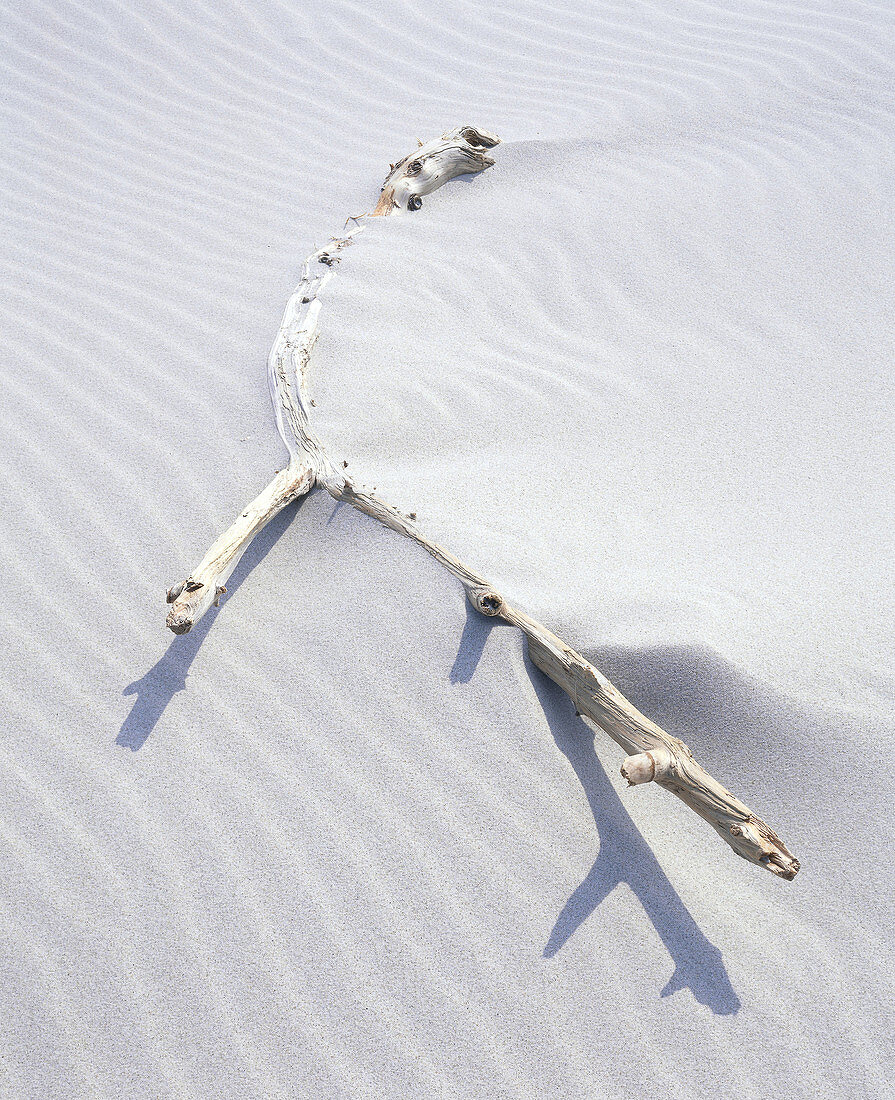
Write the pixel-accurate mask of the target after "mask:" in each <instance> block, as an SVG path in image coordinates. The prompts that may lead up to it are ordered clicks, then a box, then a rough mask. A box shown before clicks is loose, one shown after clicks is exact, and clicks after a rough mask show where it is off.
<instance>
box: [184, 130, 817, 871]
mask: <svg viewBox="0 0 895 1100" xmlns="http://www.w3.org/2000/svg"><path fill="white" fill-rule="evenodd" d="M499 140H500V139H499V138H497V137H495V136H494V135H493V134H489V133H487V132H486V131H484V130H478V129H476V128H474V127H472V126H462V127H458V128H457V129H455V130H450V131H449V132H448V133H446V134H443V135H442V137H441V138H440V139H438V140H435V141H430V142H427V143H426V144H421V145H420V147H419V148H418V149H417V150H415V152H413V153H408V155H407V156H406V157H403V158H402V159H401V160H399V161H398V162H397V164H395V165H392V166H391V170H390V172H389V174H388V176H387V177H386V180H385V183H384V184H383V186H382V191H381V194H380V198H379V202H378V203H377V205H376V208H375V210H374V211H373V214H372V216H377V217H382V216H388V215H391V214H398V213H403V212H406V211H410V212H413V211H415V210H418V209H419V208H420V206H421V205H422V196H423V195H426V194H429V193H430V192H432V191H434V190H436V188H438V187H441V186H442V185H443V184H444V183H446V182H447V181H448V180H450V179H453V178H454V177H455V176H458V175H461V174H464V173H470V172H473V173H474V172H481V171H483V170H484V169H486V168H488V167H490V166H491V165H492V164H493V163H494V160H493V158H492V157H490V156H488V155H487V150H489V149H492V148H493V147H494V146H495V145H497V144H498V143H499ZM364 216H365V215H360V217H364ZM349 220H352V219H349ZM353 220H355V221H357V220H358V219H357V218H355V219H353ZM364 228H365V227H364V226H358V227H357V228H355V229H353V230H351V231H350V232H348V233H344V234H343V235H342V236H340V237H335V238H333V239H332V241H330V242H329V244H328V245H327V246H326V247H325V248H323V249H317V250H315V251H314V252H313V253H312V254H311V255H310V256H309V257H308V259H307V260H306V261H305V265H304V270H303V273H302V277H301V281H300V282H299V284H298V286H297V287H296V289H295V291H294V293H293V294H292V296H291V298H290V299H289V302H288V303H287V305H286V310H285V312H284V314H283V321H282V324H281V326H280V330H279V332H278V334H277V338H276V340H275V341H274V345H273V347H272V348H271V352H270V355H269V357H268V379H269V384H270V392H271V398H272V401H273V405H274V410H275V413H276V422H277V429H278V431H279V433H280V436H281V437H282V439H283V442H284V444H285V446H286V449H287V451H288V453H289V463H288V465H287V466H286V467H285V469H283V470H280V471H279V472H278V473H277V474H276V476H275V477H274V478H273V480H272V481H271V482H270V484H269V485H268V486H267V487H266V488H265V489H264V490H263V491H262V492H261V493H259V495H258V496H257V497H256V498H255V499H254V500H253V501H252V502H251V503H250V504H249V505H248V506H247V507H246V508H245V510H244V511H243V512H242V513H241V515H240V516H239V517H238V518H237V519H236V521H235V522H234V523H233V524H232V525H231V526H230V527H229V528H228V530H227V531H225V532H224V534H222V535H221V536H220V537H219V538H218V539H217V540H216V542H215V543H214V544H213V545H212V547H211V548H210V549H209V551H208V553H207V554H206V555H205V557H204V558H203V559H202V561H201V562H200V563H199V565H198V566H196V568H195V569H194V570H193V571H192V573H191V574H190V576H189V577H188V578H187V579H186V580H185V581H181V582H180V583H179V584H175V585H174V586H173V587H172V588H171V589H169V591H168V603H169V604H170V605H171V608H170V611H169V612H168V618H167V625H168V627H169V628H170V629H171V630H173V631H174V633H175V634H185V633H187V632H188V631H189V630H190V629H191V628H192V627H193V626H194V625H195V624H196V623H197V622H198V621H199V620H200V619H201V618H202V616H203V615H204V614H205V613H206V612H207V611H208V609H209V608H210V607H212V606H216V605H217V604H218V602H219V600H220V597H221V596H222V595H223V594H224V593H225V592H226V582H227V580H228V578H229V577H230V575H231V573H232V572H233V570H234V569H235V568H236V565H237V563H238V562H239V559H240V558H241V557H242V554H243V553H244V551H245V549H246V547H247V546H248V545H249V543H250V542H251V541H252V539H253V538H254V537H255V535H257V534H258V532H259V531H261V529H262V528H263V527H264V526H266V524H267V523H269V522H270V520H272V519H273V517H274V516H275V515H276V514H277V513H278V512H280V511H281V510H282V509H283V508H285V507H286V505H287V504H289V503H290V502H291V501H293V500H295V499H296V498H297V497H299V496H302V495H303V494H304V493H307V492H310V490H311V489H313V488H314V487H315V486H317V487H319V488H322V489H325V490H326V491H327V492H328V493H329V494H330V495H331V496H332V497H333V498H334V499H335V500H338V501H343V502H344V503H346V504H350V505H351V506H352V507H353V508H357V509H358V510H359V511H361V512H363V513H364V514H366V515H368V516H371V517H372V518H373V519H376V520H377V521H378V522H380V523H382V524H383V525H385V526H386V527H388V528H390V529H391V530H392V531H396V532H397V533H398V534H400V535H403V536H404V537H405V538H409V539H411V540H412V541H413V542H416V543H417V544H418V545H420V546H421V547H422V548H423V549H424V550H425V551H426V552H427V553H429V554H430V555H431V556H432V557H433V558H435V560H436V561H438V563H439V564H440V565H441V566H442V567H443V568H444V569H446V570H447V571H448V572H449V573H451V574H452V575H453V576H454V577H456V578H457V579H458V580H459V581H460V582H461V583H462V585H463V587H464V589H465V592H466V596H467V599H468V600H469V602H470V603H471V605H472V606H473V607H474V608H475V609H476V610H477V611H478V612H480V613H481V614H482V615H486V616H488V617H491V618H495V617H496V618H500V619H503V620H504V621H505V622H507V623H509V624H511V625H512V626H515V627H518V629H520V630H521V631H522V632H523V633H524V634H525V636H526V638H527V640H528V649H529V653H530V655H531V659H532V661H533V663H534V664H535V665H536V666H537V667H538V668H539V669H540V670H541V671H542V672H544V673H545V674H546V675H547V676H549V677H550V679H551V680H553V681H554V682H555V683H556V684H558V685H559V687H561V688H562V690H563V691H564V692H566V694H567V695H568V696H569V697H570V698H571V699H572V701H573V702H574V704H575V709H576V711H577V712H578V713H579V714H580V715H582V716H583V717H584V719H585V721H586V722H588V724H589V725H591V726H593V727H595V728H597V729H600V730H602V731H603V732H604V733H606V734H608V735H609V736H610V737H611V738H612V739H613V740H614V741H615V742H616V743H617V744H618V745H620V746H621V747H622V748H623V749H624V750H625V752H626V753H627V757H626V759H625V761H624V763H623V764H622V767H621V773H622V775H623V776H624V777H625V778H626V779H627V780H628V783H629V784H630V785H632V786H638V785H642V784H646V783H654V784H656V785H657V786H659V787H663V788H664V789H665V790H667V791H670V792H671V793H672V794H674V795H676V796H677V797H678V798H680V799H681V800H682V801H683V802H684V803H686V805H688V806H689V807H690V808H691V809H692V810H694V811H695V812H696V813H697V814H698V815H699V816H700V817H702V818H704V819H705V820H706V821H707V822H708V823H709V824H710V825H711V826H712V827H713V828H714V829H715V830H716V832H717V833H718V834H719V835H720V836H721V837H722V838H723V839H724V840H725V841H726V843H727V844H729V845H730V847H731V848H732V849H733V850H734V852H736V853H737V855H739V856H742V857H743V858H744V859H747V860H749V862H751V863H754V864H757V865H758V866H760V867H764V868H765V869H766V870H768V871H770V872H771V873H772V874H774V875H777V876H778V877H780V878H784V879H792V878H794V877H795V875H796V873H797V872H798V870H799V861H798V860H797V859H796V858H795V857H794V856H793V855H792V853H791V852H790V851H789V850H788V849H787V847H786V846H785V844H784V843H783V841H782V840H780V838H779V837H778V836H777V834H776V833H775V832H774V831H773V830H772V829H771V828H770V826H768V825H767V824H765V822H764V821H762V820H761V818H759V817H757V816H756V815H755V814H753V813H752V812H751V811H750V810H749V809H748V807H747V806H745V805H744V804H743V803H742V802H741V801H740V800H739V799H738V798H736V797H735V796H734V795H733V794H731V793H730V791H728V790H727V789H726V788H725V787H723V786H722V785H721V784H720V783H719V782H718V781H717V780H716V779H714V778H713V777H712V776H711V775H709V774H708V772H706V771H705V769H704V768H702V767H701V766H700V765H699V764H698V763H697V762H696V760H695V759H694V758H693V754H692V753H691V752H690V750H689V748H688V747H687V746H686V745H685V744H684V743H683V741H680V740H678V738H676V737H672V736H671V735H670V734H668V733H666V732H665V730H663V729H662V728H661V727H660V726H658V725H656V723H655V722H652V721H650V719H648V718H647V717H645V716H644V715H643V714H641V713H640V711H638V710H637V708H636V707H635V706H634V705H633V704H632V703H630V702H629V701H628V700H627V699H626V698H625V697H624V696H623V695H622V694H621V692H620V691H618V689H617V688H615V687H614V686H613V685H612V684H611V683H610V682H609V681H608V680H607V679H606V678H605V677H604V676H603V675H602V674H601V673H600V672H599V671H598V670H597V669H596V668H594V666H593V665H591V664H590V663H589V662H588V661H587V660H585V658H584V657H582V656H581V654H580V653H576V652H575V650H574V649H572V648H571V647H570V646H568V645H567V644H566V643H565V642H563V641H562V640H561V639H560V638H558V637H557V636H556V635H555V634H553V633H551V632H550V631H549V630H548V629H547V628H546V627H545V626H543V625H542V624H541V623H539V622H537V621H536V620H535V619H532V618H531V617H530V616H528V615H526V614H525V613H524V612H522V611H519V610H517V609H515V608H513V607H511V606H510V605H509V604H508V603H507V602H506V600H504V598H503V596H502V595H501V594H500V593H499V592H498V591H497V590H496V589H495V588H494V587H493V585H491V584H490V583H489V582H488V581H487V580H485V578H483V577H481V576H479V575H478V574H477V573H475V572H473V571H472V570H471V569H469V568H468V567H467V566H466V565H464V564H463V562H461V561H460V560H459V559H458V558H456V557H455V556H454V555H453V554H451V553H450V551H448V550H446V549H445V548H444V547H442V546H439V545H438V544H437V543H435V542H432V541H431V540H429V539H428V538H426V536H425V535H424V534H423V533H422V531H421V530H420V528H419V527H418V526H417V523H416V517H415V515H411V516H405V515H404V513H403V512H401V511H400V510H399V509H397V508H395V507H394V506H393V505H391V504H388V503H387V502H385V501H383V500H380V499H379V498H378V497H377V496H376V495H375V491H374V492H372V493H371V492H368V491H367V490H365V489H364V488H362V487H361V486H359V485H357V484H356V483H355V482H354V480H353V479H352V478H350V477H348V476H347V474H346V473H345V469H344V467H345V466H346V465H347V463H345V464H342V465H340V466H338V467H337V466H336V465H335V464H334V463H333V462H332V460H331V459H330V457H329V455H328V454H327V451H326V448H325V447H324V446H323V443H322V442H321V440H320V438H319V437H318V436H317V435H316V433H315V432H314V430H313V427H312V424H311V416H310V409H311V408H312V407H313V402H312V401H311V400H310V398H309V394H308V365H309V362H310V358H311V352H312V349H313V346H314V343H315V342H316V339H317V333H318V322H319V315H320V308H321V303H320V298H319V295H320V293H321V291H323V290H324V289H325V287H326V285H327V283H328V282H329V280H330V279H331V278H332V276H333V271H334V268H335V267H336V266H337V265H338V263H339V262H340V261H341V259H342V257H341V255H340V253H341V252H342V251H343V250H344V249H346V248H348V247H349V246H350V245H351V244H352V241H353V238H354V237H355V236H356V235H357V234H358V233H360V232H362V231H363V229H364Z"/></svg>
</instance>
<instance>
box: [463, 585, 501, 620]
mask: <svg viewBox="0 0 895 1100" xmlns="http://www.w3.org/2000/svg"><path fill="white" fill-rule="evenodd" d="M468 596H469V602H470V603H471V604H472V606H473V607H474V608H475V609H476V611H478V612H480V613H481V614H482V615H489V616H493V615H499V614H500V612H501V608H502V607H503V596H501V594H500V593H499V592H495V591H494V589H493V588H478V589H471V590H470V591H469V593H468Z"/></svg>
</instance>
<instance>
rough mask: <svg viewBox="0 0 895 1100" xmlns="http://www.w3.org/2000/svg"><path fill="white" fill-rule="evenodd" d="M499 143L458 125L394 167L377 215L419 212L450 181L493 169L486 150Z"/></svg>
mask: <svg viewBox="0 0 895 1100" xmlns="http://www.w3.org/2000/svg"><path fill="white" fill-rule="evenodd" d="M499 144H500V138H499V137H495V136H494V134H489V133H487V132H486V131H485V130H477V129H476V128H475V127H474V126H458V127H457V129H456V130H449V131H448V132H447V133H446V134H442V136H441V138H440V139H439V140H437V141H427V142H426V144H425V145H421V146H420V147H419V149H417V150H416V151H415V152H413V153H408V154H407V156H406V157H402V158H401V160H399V161H398V163H397V164H393V165H392V166H391V171H390V172H389V174H388V175H387V176H386V177H385V183H383V185H382V193H381V194H380V196H379V202H378V203H377V204H376V209H375V210H374V211H373V216H374V217H380V216H382V215H387V214H391V213H392V212H393V211H395V210H419V208H420V207H421V206H422V205H423V198H422V197H423V195H428V194H429V193H430V192H431V191H435V190H436V189H437V188H439V187H441V186H442V185H443V184H445V183H447V182H448V180H452V179H454V178H455V177H456V176H462V175H464V174H465V173H467V172H481V171H482V169H484V168H490V166H491V165H492V164H493V163H494V158H493V157H489V156H487V154H486V153H485V150H486V149H493V148H494V146H495V145H499Z"/></svg>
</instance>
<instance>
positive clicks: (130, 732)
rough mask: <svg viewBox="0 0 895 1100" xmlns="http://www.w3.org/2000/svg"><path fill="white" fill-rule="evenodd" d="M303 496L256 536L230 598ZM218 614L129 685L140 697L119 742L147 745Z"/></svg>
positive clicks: (209, 615) (134, 746)
mask: <svg viewBox="0 0 895 1100" xmlns="http://www.w3.org/2000/svg"><path fill="white" fill-rule="evenodd" d="M303 499H304V498H301V499H299V500H298V501H296V502H295V503H293V504H289V505H287V506H286V507H285V508H284V509H283V510H282V512H280V514H279V515H277V516H275V517H274V518H273V519H272V520H271V522H270V523H269V524H268V525H267V526H266V527H265V528H264V530H263V531H262V532H261V533H260V534H259V535H258V536H257V538H256V539H254V541H253V542H252V543H251V545H250V546H249V547H248V549H247V550H246V552H245V554H244V555H243V557H242V560H241V561H240V563H239V565H237V567H236V569H235V570H234V571H233V575H232V577H231V578H230V580H229V581H228V583H227V598H228V599H229V598H231V597H232V596H233V594H234V593H235V592H236V590H237V589H238V588H239V586H240V585H241V584H242V582H243V581H244V580H245V579H246V577H247V576H248V575H249V573H251V571H252V570H253V569H254V568H255V566H256V565H259V564H260V563H261V562H262V561H263V560H264V559H265V558H266V557H267V555H268V554H269V553H270V551H271V549H272V548H273V546H274V544H275V543H276V541H277V540H278V539H279V538H280V536H281V535H283V534H285V532H286V529H287V528H288V527H289V524H290V523H291V522H292V521H293V519H294V518H295V515H296V512H297V510H298V508H299V507H300V506H301V503H302V500H303ZM160 610H161V609H160ZM217 617H218V609H217V608H214V607H213V608H211V610H210V611H208V612H206V614H205V616H204V617H203V618H202V619H201V621H200V622H199V624H198V626H195V627H194V628H193V629H192V630H191V631H190V632H189V634H182V635H181V636H180V637H175V638H174V640H173V641H172V642H171V644H170V645H169V646H168V648H167V650H166V651H165V653H164V655H163V656H162V657H161V658H160V660H158V661H157V662H156V664H154V665H153V666H152V668H151V669H149V671H148V672H147V673H146V674H145V675H144V676H141V677H140V679H139V680H134V682H133V683H132V684H128V685H127V687H126V688H125V689H124V691H123V692H122V695H136V699H135V700H134V705H133V707H132V708H131V711H130V714H128V716H127V718H125V720H124V722H123V724H122V726H121V729H120V730H119V731H118V736H117V737H116V738H115V744H116V745H121V746H122V747H124V748H127V749H130V750H131V751H132V752H137V751H138V750H139V749H141V748H142V747H143V745H144V744H145V743H146V741H147V739H148V738H149V735H150V734H151V733H152V731H153V730H154V729H155V727H156V725H157V724H158V720H159V719H160V718H161V716H162V715H163V714H164V712H165V708H166V707H167V705H168V704H169V703H170V702H171V700H172V699H173V698H174V696H175V695H176V694H177V693H178V692H179V691H184V690H185V689H186V686H187V684H186V678H187V673H188V672H189V670H190V665H191V664H192V663H193V661H194V659H195V657H196V654H197V653H198V652H199V650H200V648H201V646H202V643H203V642H204V641H205V638H206V637H207V635H208V632H209V631H210V630H211V628H212V627H213V626H214V622H215V619H217Z"/></svg>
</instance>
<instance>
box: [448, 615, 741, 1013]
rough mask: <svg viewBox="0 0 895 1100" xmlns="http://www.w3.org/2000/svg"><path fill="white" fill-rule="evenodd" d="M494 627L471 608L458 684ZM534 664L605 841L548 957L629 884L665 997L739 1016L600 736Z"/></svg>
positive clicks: (723, 975)
mask: <svg viewBox="0 0 895 1100" xmlns="http://www.w3.org/2000/svg"><path fill="white" fill-rule="evenodd" d="M494 625H495V624H494V622H493V620H486V619H484V618H483V617H482V616H481V615H479V614H478V613H477V612H476V611H474V610H473V609H471V608H470V609H468V613H467V620H466V624H465V626H464V628H463V635H462V637H461V639H460V646H459V651H458V653H457V657H456V659H455V661H454V666H453V668H452V669H451V674H450V678H451V682H452V683H456V682H462V683H466V682H468V681H469V680H470V679H471V678H472V675H473V673H474V672H475V669H476V666H477V665H478V662H479V659H480V658H481V655H482V652H483V651H484V648H485V644H486V642H487V639H488V635H489V634H490V632H491V630H492V628H493V627H494ZM526 666H527V669H528V674H529V676H530V677H531V681H532V684H533V686H534V689H535V693H536V694H537V697H538V700H539V702H540V704H541V706H542V708H543V710H544V716H545V718H546V719H547V723H548V726H549V728H550V732H551V733H552V735H553V739H554V741H555V742H556V745H557V747H558V748H559V750H560V752H562V753H563V755H564V756H565V757H566V759H567V760H568V761H569V763H570V764H571V766H572V769H573V771H574V772H575V775H576V776H577V777H578V781H579V782H580V783H581V786H582V789H583V790H584V793H585V796H586V797H587V801H588V804H589V806H590V809H591V812H592V813H593V816H594V821H595V823H596V825H597V829H598V831H599V838H600V851H599V855H598V856H597V859H596V862H595V863H594V865H593V867H591V869H590V871H589V872H588V874H587V875H586V877H585V878H584V880H583V882H581V883H580V885H578V886H577V887H576V888H575V890H574V891H573V892H572V894H571V896H570V897H569V899H568V901H567V902H566V903H565V905H564V906H563V908H562V911H561V912H560V914H559V916H558V917H557V919H556V922H555V924H554V926H553V929H552V931H551V933H550V936H549V938H548V940H547V944H546V946H545V948H544V956H545V958H553V956H554V955H556V954H557V952H559V951H560V950H561V949H562V948H563V946H564V945H565V944H566V943H567V942H568V941H569V939H570V938H571V937H572V935H574V933H575V932H576V931H577V929H578V928H580V927H581V925H582V924H583V923H584V922H585V921H586V920H587V919H588V917H590V915H591V914H592V913H593V912H594V910H596V909H597V907H598V906H599V905H600V903H601V902H602V901H603V900H604V898H606V897H607V896H608V895H609V894H610V893H611V892H612V890H614V889H615V887H616V886H618V885H619V884H621V883H625V884H627V886H629V887H630V889H631V890H632V892H633V893H634V895H635V896H636V897H637V899H638V901H639V902H640V904H641V905H642V906H643V909H644V912H645V913H646V915H647V916H648V917H649V919H650V921H651V923H652V925H653V927H654V928H655V930H656V932H657V933H658V935H659V938H660V939H661V941H662V943H663V944H664V945H665V948H666V950H667V951H668V953H669V955H670V956H671V958H672V961H673V962H674V965H675V970H674V973H673V975H672V977H671V979H670V980H669V981H668V983H667V984H666V985H665V987H664V989H663V990H662V992H661V996H662V997H667V996H669V995H670V994H672V993H674V992H676V991H677V990H679V989H689V990H691V992H692V993H693V996H694V997H695V998H696V1000H697V1001H699V1003H700V1004H704V1005H706V1006H707V1007H708V1008H710V1009H711V1010H712V1012H714V1013H716V1014H718V1015H730V1014H732V1013H735V1012H737V1011H738V1010H739V1008H740V1000H739V997H738V996H737V995H736V992H735V991H734V989H733V986H732V985H731V982H730V978H729V977H728V974H727V970H726V968H725V966H724V961H723V958H722V955H721V952H720V951H719V950H718V948H717V947H715V945H714V944H713V943H711V941H710V940H709V939H708V938H707V937H706V936H705V934H704V933H703V932H702V930H701V929H700V927H699V925H698V924H697V923H696V921H695V920H694V919H693V917H692V915H691V913H690V911H689V910H688V909H687V907H686V906H685V905H684V903H683V902H682V901H681V899H680V897H679V896H678V894H677V891H676V890H675V889H674V887H673V886H672V885H671V883H670V881H669V880H668V877H667V876H666V874H665V872H664V871H663V870H662V868H661V867H660V865H659V862H658V860H657V859H656V857H655V855H654V854H653V852H652V850H651V849H650V847H649V845H648V844H647V843H646V841H645V840H644V839H643V837H642V836H641V834H640V832H639V830H638V829H637V826H636V825H635V824H634V822H633V820H632V819H631V816H630V814H629V813H628V811H627V810H626V809H625V807H624V805H623V804H622V801H621V799H620V798H619V796H618V794H617V793H616V791H615V789H614V787H613V786H612V784H611V783H610V781H609V778H608V777H607V775H606V772H605V771H604V770H603V767H602V765H601V764H600V761H599V758H598V757H597V754H596V751H595V749H594V735H593V733H592V731H591V730H590V728H589V727H588V726H586V725H585V723H584V722H583V721H582V720H581V719H580V718H578V717H577V716H576V715H575V712H574V708H573V706H572V702H571V700H570V699H569V698H568V696H567V695H565V693H564V692H563V691H562V690H561V689H560V688H559V687H557V686H556V684H554V683H553V681H552V680H550V679H548V677H546V676H545V675H544V674H543V673H542V672H541V671H540V670H539V669H537V668H536V667H535V666H534V665H533V664H532V663H531V661H530V659H528V658H526Z"/></svg>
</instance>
